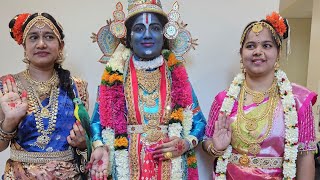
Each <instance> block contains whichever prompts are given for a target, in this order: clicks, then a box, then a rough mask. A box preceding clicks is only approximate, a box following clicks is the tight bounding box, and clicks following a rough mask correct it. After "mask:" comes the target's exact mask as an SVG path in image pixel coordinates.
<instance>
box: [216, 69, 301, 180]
mask: <svg viewBox="0 0 320 180" xmlns="http://www.w3.org/2000/svg"><path fill="white" fill-rule="evenodd" d="M275 77H276V79H277V85H278V87H279V93H280V97H281V103H282V106H283V112H284V119H285V120H284V122H285V128H286V129H285V149H284V162H283V176H284V177H283V179H293V178H295V176H296V160H297V154H298V133H299V130H298V115H297V111H296V108H295V106H296V105H295V100H294V96H293V93H292V86H291V83H290V81H289V80H288V78H287V76H286V74H285V72H283V71H282V70H277V71H276V72H275ZM244 80H245V76H244V74H238V75H237V76H236V77H235V78H234V80H233V81H232V83H231V85H230V88H229V89H228V92H227V95H226V97H225V99H224V101H223V103H222V107H221V109H220V111H221V112H224V113H226V114H227V115H230V113H231V110H232V108H233V106H234V102H235V101H236V99H237V98H238V95H239V93H240V90H241V86H242V84H243V81H244ZM231 151H232V146H231V145H229V146H228V148H227V150H226V152H225V153H224V154H223V156H220V157H219V158H218V162H217V166H216V175H217V179H221V180H222V179H226V171H227V165H228V159H229V158H230V156H231Z"/></svg>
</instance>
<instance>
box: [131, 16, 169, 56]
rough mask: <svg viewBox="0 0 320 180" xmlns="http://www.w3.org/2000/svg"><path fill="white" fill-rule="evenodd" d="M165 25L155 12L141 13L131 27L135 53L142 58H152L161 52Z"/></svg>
mask: <svg viewBox="0 0 320 180" xmlns="http://www.w3.org/2000/svg"><path fill="white" fill-rule="evenodd" d="M162 32H163V26H162V24H161V23H160V21H159V19H158V17H157V16H156V15H155V14H153V13H143V14H140V15H139V16H138V17H137V18H136V19H135V21H134V23H133V25H132V29H131V42H130V45H131V47H132V49H133V52H134V55H135V56H137V57H138V58H140V59H142V60H151V59H154V58H156V57H158V56H159V55H160V54H161V50H162V46H163V33H162Z"/></svg>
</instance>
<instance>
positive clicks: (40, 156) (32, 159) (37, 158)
mask: <svg viewBox="0 0 320 180" xmlns="http://www.w3.org/2000/svg"><path fill="white" fill-rule="evenodd" d="M10 159H12V160H13V161H19V162H26V163H37V164H45V163H48V162H50V161H71V160H73V159H74V152H73V150H72V149H68V150H66V151H59V152H28V151H19V150H15V149H10Z"/></svg>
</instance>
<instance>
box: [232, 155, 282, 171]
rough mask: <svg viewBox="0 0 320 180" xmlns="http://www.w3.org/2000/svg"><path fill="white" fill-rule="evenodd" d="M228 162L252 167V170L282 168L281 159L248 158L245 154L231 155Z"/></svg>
mask: <svg viewBox="0 0 320 180" xmlns="http://www.w3.org/2000/svg"><path fill="white" fill-rule="evenodd" d="M229 162H231V163H233V164H236V165H241V166H247V167H254V168H263V169H270V168H282V162H283V158H282V157H254V156H248V155H246V154H244V155H242V154H234V153H232V154H231V157H230V159H229Z"/></svg>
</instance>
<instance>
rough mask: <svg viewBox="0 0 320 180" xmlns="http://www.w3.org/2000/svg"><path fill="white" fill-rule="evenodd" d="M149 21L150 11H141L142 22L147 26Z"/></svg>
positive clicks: (150, 19)
mask: <svg viewBox="0 0 320 180" xmlns="http://www.w3.org/2000/svg"><path fill="white" fill-rule="evenodd" d="M151 21H152V18H151V13H143V24H144V25H145V26H147V25H149V23H150V22H151Z"/></svg>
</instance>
